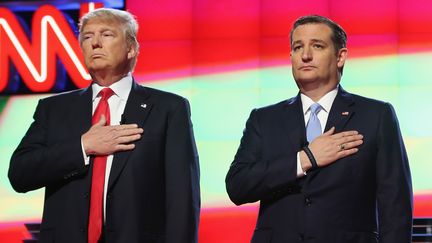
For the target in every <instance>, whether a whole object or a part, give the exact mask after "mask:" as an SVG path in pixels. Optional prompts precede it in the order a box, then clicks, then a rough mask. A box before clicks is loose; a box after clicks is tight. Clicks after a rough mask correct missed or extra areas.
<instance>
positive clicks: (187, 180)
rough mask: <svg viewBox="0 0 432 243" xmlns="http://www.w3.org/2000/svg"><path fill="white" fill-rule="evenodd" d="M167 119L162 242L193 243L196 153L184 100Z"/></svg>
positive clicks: (197, 190)
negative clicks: (164, 226)
mask: <svg viewBox="0 0 432 243" xmlns="http://www.w3.org/2000/svg"><path fill="white" fill-rule="evenodd" d="M169 119H170V120H169V122H168V128H167V140H166V150H165V151H166V154H165V160H166V161H165V177H166V237H167V240H166V242H167V243H174V242H175V243H193V242H197V241H198V224H199V212H200V207H201V205H200V204H201V202H200V186H199V162H198V153H197V150H196V145H195V140H194V135H193V130H192V122H191V120H190V109H189V103H188V101H187V100H186V99H183V102H182V103H181V104H180V105H178V106H177V107H176V108H175V110H174V111H173V112H172V114H171V115H170V118H169Z"/></svg>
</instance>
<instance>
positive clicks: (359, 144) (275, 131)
mask: <svg viewBox="0 0 432 243" xmlns="http://www.w3.org/2000/svg"><path fill="white" fill-rule="evenodd" d="M290 40H291V62H292V72H293V76H294V79H295V81H296V84H297V86H298V88H299V91H300V92H299V94H298V95H297V96H296V97H294V98H291V99H288V100H285V101H282V102H280V103H277V104H274V105H271V106H268V107H264V108H259V109H254V110H253V111H252V113H251V115H250V117H249V119H248V121H247V123H246V129H245V131H244V134H243V137H242V140H241V144H240V147H239V149H238V151H237V154H236V156H235V158H234V161H233V163H232V164H231V167H230V169H229V172H228V174H227V177H226V187H227V191H228V194H229V196H230V198H231V200H232V201H233V202H234V203H235V204H237V205H240V204H244V203H250V202H256V201H260V211H259V216H258V221H257V226H256V229H255V232H254V235H253V238H252V242H253V243H265V242H272V243H287V242H289V243H292V242H303V241H306V242H316V243H318V242H319V243H321V242H322V243H348V242H349V243H377V242H380V243H409V242H411V227H412V187H411V176H410V170H409V165H408V158H407V155H406V151H405V147H404V143H403V140H402V136H401V133H400V130H399V125H398V121H397V118H396V115H395V112H394V109H393V107H392V106H391V105H390V104H389V103H384V102H381V101H377V100H373V99H369V98H365V97H361V96H358V95H354V94H351V93H348V92H346V91H345V90H344V89H342V87H341V85H340V84H339V82H340V80H341V76H342V68H343V66H344V64H345V60H346V57H347V52H348V50H347V48H346V34H345V32H344V30H343V29H342V28H341V27H340V26H339V25H338V24H336V23H335V22H333V21H332V20H330V19H328V18H325V17H321V16H316V15H311V16H305V17H301V18H299V19H298V20H297V21H296V22H295V23H294V25H293V28H292V30H291V33H290Z"/></svg>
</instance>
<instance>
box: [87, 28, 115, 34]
mask: <svg viewBox="0 0 432 243" xmlns="http://www.w3.org/2000/svg"><path fill="white" fill-rule="evenodd" d="M106 31H111V32H115V30H113V29H111V28H103V29H101V30H98V31H94V30H87V31H84V32H83V33H82V34H83V35H86V34H93V33H95V32H100V33H103V32H106Z"/></svg>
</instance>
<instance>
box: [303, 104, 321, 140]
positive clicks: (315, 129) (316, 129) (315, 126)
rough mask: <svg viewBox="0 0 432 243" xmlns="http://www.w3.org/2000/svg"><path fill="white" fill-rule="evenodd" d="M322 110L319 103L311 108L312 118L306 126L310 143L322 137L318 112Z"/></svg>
mask: <svg viewBox="0 0 432 243" xmlns="http://www.w3.org/2000/svg"><path fill="white" fill-rule="evenodd" d="M321 109H322V107H321V105H320V104H318V103H314V104H312V105H311V107H310V111H311V113H310V117H309V121H308V123H307V126H306V136H307V140H308V142H309V143H310V142H312V141H313V140H314V139H315V138H316V137H318V136H319V135H321V133H322V131H321V123H320V120H319V119H318V116H317V115H318V112H319V111H320V110H321Z"/></svg>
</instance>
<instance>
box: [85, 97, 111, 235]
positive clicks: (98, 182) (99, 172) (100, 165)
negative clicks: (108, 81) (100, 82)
mask: <svg viewBox="0 0 432 243" xmlns="http://www.w3.org/2000/svg"><path fill="white" fill-rule="evenodd" d="M113 94H114V92H113V91H112V90H111V89H110V88H104V89H102V90H101V91H100V92H99V96H102V98H101V99H100V101H99V104H98V106H97V107H96V110H95V112H94V114H93V117H92V124H96V123H97V122H99V120H100V118H101V116H102V115H104V116H105V119H106V124H107V125H109V124H110V110H109V105H108V99H109V98H110V97H111V96H112V95H113ZM106 162H107V155H103V156H101V155H98V156H95V158H94V160H93V173H92V184H91V194H90V215H89V224H88V243H97V242H98V240H99V238H100V236H101V232H102V222H103V216H102V215H103V194H104V183H105V168H106Z"/></svg>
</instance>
